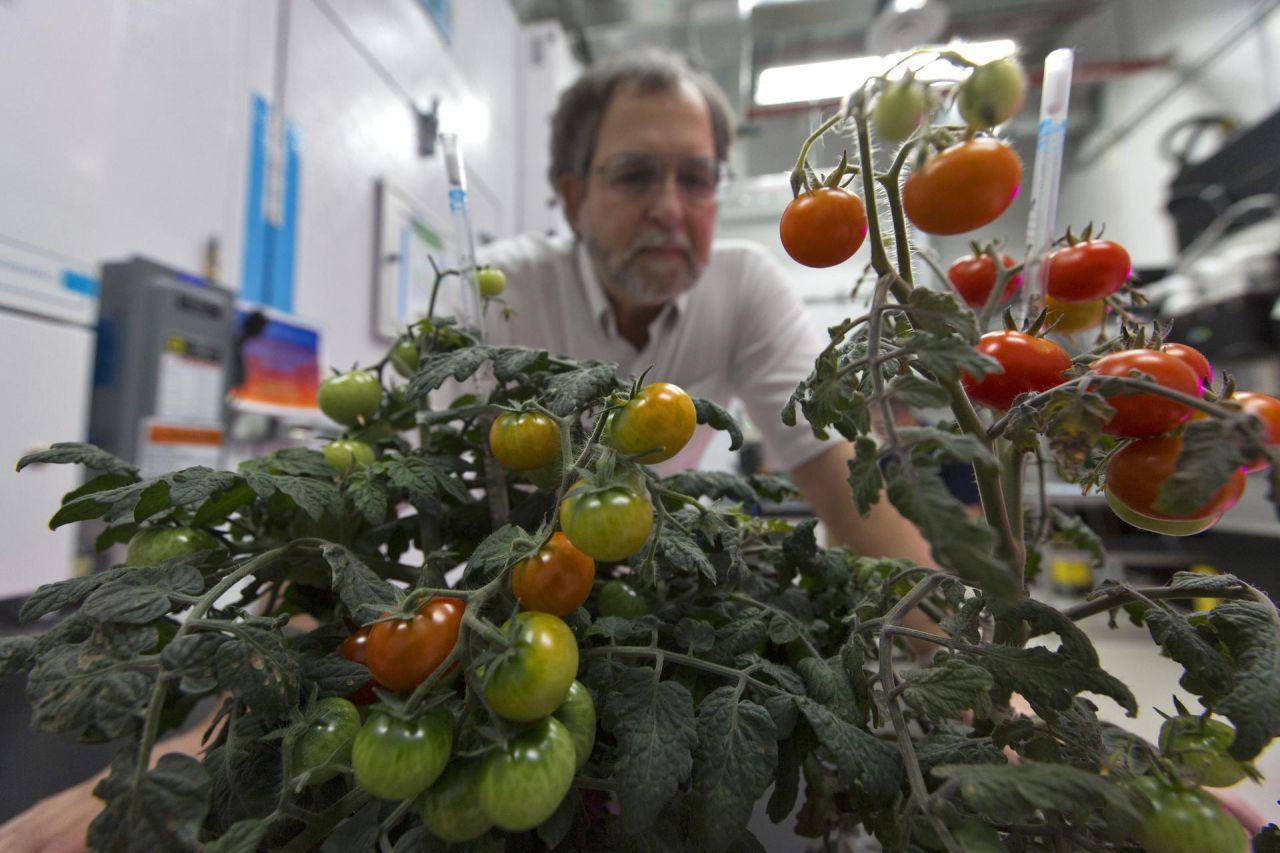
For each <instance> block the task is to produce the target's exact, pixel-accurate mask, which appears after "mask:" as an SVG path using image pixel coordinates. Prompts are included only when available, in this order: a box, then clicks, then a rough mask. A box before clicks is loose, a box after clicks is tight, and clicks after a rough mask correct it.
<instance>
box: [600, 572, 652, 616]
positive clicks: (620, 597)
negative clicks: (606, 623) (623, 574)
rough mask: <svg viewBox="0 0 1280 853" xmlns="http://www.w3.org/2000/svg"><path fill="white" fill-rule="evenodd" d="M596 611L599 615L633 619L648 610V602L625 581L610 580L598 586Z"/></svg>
mask: <svg viewBox="0 0 1280 853" xmlns="http://www.w3.org/2000/svg"><path fill="white" fill-rule="evenodd" d="M596 612H597V613H599V614H600V615H601V616H620V617H622V618H623V619H635V618H637V617H639V616H643V615H644V614H646V613H648V612H649V602H648V601H647V600H646V599H645V597H644V596H643V595H641V594H640V593H638V592H636V590H635V587H633V586H632V585H631V584H629V583H627V582H626V581H622V580H611V581H609V582H608V583H606V584H605V585H604V586H602V587H601V588H600V594H599V595H598V596H597V598H596Z"/></svg>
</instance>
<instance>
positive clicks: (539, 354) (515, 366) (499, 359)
mask: <svg viewBox="0 0 1280 853" xmlns="http://www.w3.org/2000/svg"><path fill="white" fill-rule="evenodd" d="M497 353H498V354H497V356H496V357H495V358H494V359H493V375H494V377H495V378H496V379H497V380H498V381H499V382H511V381H514V380H516V379H520V378H522V377H524V376H527V375H528V374H530V373H535V372H539V371H543V370H546V369H547V367H549V366H550V364H551V356H550V355H548V354H547V351H546V350H540V349H530V348H529V347H501V348H499V349H498V350H497Z"/></svg>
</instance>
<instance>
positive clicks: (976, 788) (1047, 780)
mask: <svg viewBox="0 0 1280 853" xmlns="http://www.w3.org/2000/svg"><path fill="white" fill-rule="evenodd" d="M933 773H934V775H935V776H940V777H942V778H944V779H951V780H955V781H956V782H957V783H958V784H959V786H960V795H961V796H962V797H963V798H964V801H965V802H966V803H967V804H968V805H969V807H970V808H972V809H973V810H974V811H976V812H978V814H979V815H980V816H981V817H983V818H985V819H986V820H988V821H990V822H992V823H1013V822H1016V821H1017V820H1018V819H1019V818H1022V817H1026V816H1028V815H1031V814H1034V813H1035V812H1037V811H1043V812H1048V813H1050V814H1061V815H1067V816H1070V817H1075V818H1083V817H1086V816H1087V815H1089V814H1090V813H1091V812H1098V811H1102V810H1103V809H1106V810H1107V813H1108V815H1122V816H1124V817H1126V818H1128V819H1129V820H1136V819H1137V818H1138V813H1137V810H1136V808H1135V805H1134V801H1133V800H1132V798H1131V797H1130V796H1129V794H1128V793H1127V792H1126V790H1125V789H1124V788H1122V787H1120V786H1119V785H1116V784H1113V783H1112V782H1109V781H1107V780H1106V779H1105V778H1103V777H1101V776H1099V775H1098V774H1096V773H1093V772H1090V771H1087V770H1081V769H1079V768H1077V767H1071V766H1068V765H1065V764H1041V763H1038V762H1034V761H1029V760H1026V759H1024V760H1023V761H1022V762H1021V763H1019V764H1002V765H994V764H971V765H955V764H953V765H947V766H942V767H935V768H934V769H933Z"/></svg>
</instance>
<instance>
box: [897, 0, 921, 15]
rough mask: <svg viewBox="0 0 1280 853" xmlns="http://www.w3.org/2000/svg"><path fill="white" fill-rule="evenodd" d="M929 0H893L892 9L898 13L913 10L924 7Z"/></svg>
mask: <svg viewBox="0 0 1280 853" xmlns="http://www.w3.org/2000/svg"><path fill="white" fill-rule="evenodd" d="M928 2H929V0H893V11H895V12H897V13H898V14H899V15H901V14H903V13H904V12H913V11H915V10H916V9H921V8H924V5H925V4H926V3H928Z"/></svg>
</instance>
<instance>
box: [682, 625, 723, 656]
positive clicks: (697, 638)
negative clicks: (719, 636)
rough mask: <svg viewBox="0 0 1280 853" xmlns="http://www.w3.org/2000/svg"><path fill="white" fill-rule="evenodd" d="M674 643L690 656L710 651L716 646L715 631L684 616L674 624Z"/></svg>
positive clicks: (709, 626)
mask: <svg viewBox="0 0 1280 853" xmlns="http://www.w3.org/2000/svg"><path fill="white" fill-rule="evenodd" d="M676 643H678V644H679V645H680V647H681V648H682V649H684V650H685V651H686V652H689V653H691V654H698V653H701V652H706V651H710V650H711V649H712V648H713V647H714V646H715V644H716V629H715V628H713V627H711V625H709V624H708V623H706V622H703V621H701V620H700V619H690V618H689V617H688V616H685V617H683V618H682V619H681V620H680V621H679V622H678V623H677V624H676Z"/></svg>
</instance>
